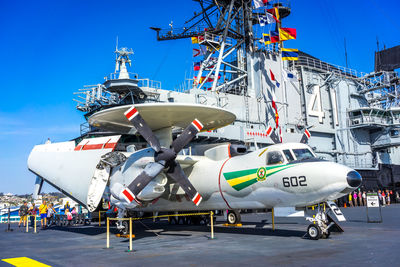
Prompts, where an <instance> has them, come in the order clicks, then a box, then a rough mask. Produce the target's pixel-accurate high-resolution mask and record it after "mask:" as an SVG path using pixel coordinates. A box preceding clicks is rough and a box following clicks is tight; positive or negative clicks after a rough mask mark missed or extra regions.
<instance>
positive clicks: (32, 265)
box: [2, 257, 51, 267]
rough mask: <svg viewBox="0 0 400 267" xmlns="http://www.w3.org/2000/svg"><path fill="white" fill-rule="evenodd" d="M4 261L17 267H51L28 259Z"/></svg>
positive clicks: (20, 258) (19, 258)
mask: <svg viewBox="0 0 400 267" xmlns="http://www.w3.org/2000/svg"><path fill="white" fill-rule="evenodd" d="M2 261H5V262H7V263H9V264H11V265H14V266H17V267H51V266H50V265H47V264H44V263H41V262H38V261H35V260H32V259H30V258H28V257H18V258H9V259H2Z"/></svg>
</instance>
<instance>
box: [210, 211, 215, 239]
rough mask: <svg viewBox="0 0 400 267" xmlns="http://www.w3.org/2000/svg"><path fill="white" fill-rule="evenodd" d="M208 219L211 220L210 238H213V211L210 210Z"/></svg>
mask: <svg viewBox="0 0 400 267" xmlns="http://www.w3.org/2000/svg"><path fill="white" fill-rule="evenodd" d="M210 220H211V239H214V212H213V211H210Z"/></svg>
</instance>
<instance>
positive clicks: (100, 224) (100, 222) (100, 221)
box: [99, 210, 101, 227]
mask: <svg viewBox="0 0 400 267" xmlns="http://www.w3.org/2000/svg"><path fill="white" fill-rule="evenodd" d="M100 226H101V212H100V210H99V227H100Z"/></svg>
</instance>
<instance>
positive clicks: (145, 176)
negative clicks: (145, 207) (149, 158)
mask: <svg viewBox="0 0 400 267" xmlns="http://www.w3.org/2000/svg"><path fill="white" fill-rule="evenodd" d="M163 163H164V164H165V162H151V163H149V164H147V165H146V167H145V168H144V170H143V171H142V172H141V173H140V174H139V175H138V176H137V177H136V178H135V179H134V180H133V181H132V183H130V184H129V185H128V187H127V188H125V189H124V190H122V192H121V195H122V197H123V198H124V199H125V200H126V201H127V202H128V203H131V202H132V201H136V202H137V203H138V204H140V202H139V201H138V200H137V199H136V196H137V195H138V194H139V193H140V192H141V191H142V190H143V188H145V187H146V185H148V184H149V183H150V181H151V180H153V178H154V177H156V176H157V175H158V174H159V173H160V172H161V171H162V170H163V169H164V165H163Z"/></svg>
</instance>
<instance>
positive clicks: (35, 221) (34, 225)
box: [33, 215, 36, 234]
mask: <svg viewBox="0 0 400 267" xmlns="http://www.w3.org/2000/svg"><path fill="white" fill-rule="evenodd" d="M33 217H34V221H35V225H34V227H35V234H36V215H33Z"/></svg>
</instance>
